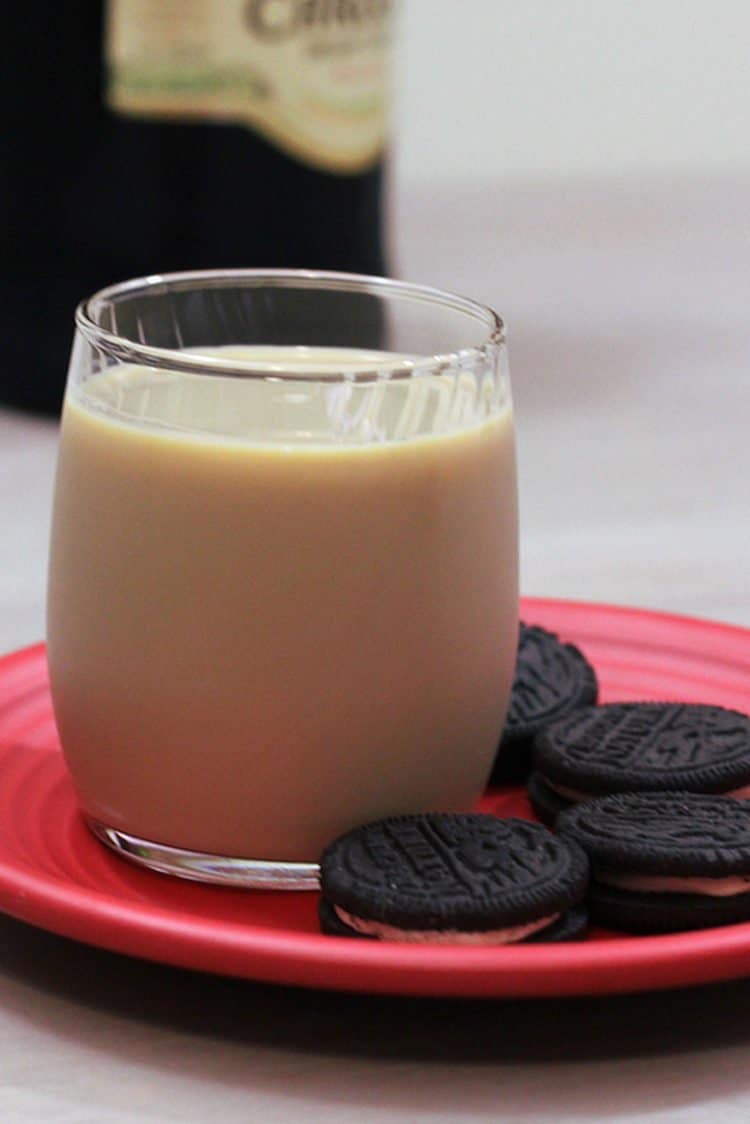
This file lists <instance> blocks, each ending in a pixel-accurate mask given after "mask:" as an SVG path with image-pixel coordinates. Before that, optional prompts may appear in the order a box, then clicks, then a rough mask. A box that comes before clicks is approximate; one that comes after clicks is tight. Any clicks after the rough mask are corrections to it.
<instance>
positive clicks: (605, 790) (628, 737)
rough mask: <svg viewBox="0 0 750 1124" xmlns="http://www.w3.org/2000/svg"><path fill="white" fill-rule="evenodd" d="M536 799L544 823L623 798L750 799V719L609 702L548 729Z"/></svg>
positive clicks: (537, 762) (699, 707) (700, 708)
mask: <svg viewBox="0 0 750 1124" xmlns="http://www.w3.org/2000/svg"><path fill="white" fill-rule="evenodd" d="M532 757H533V762H534V772H533V773H532V774H531V777H530V778H529V785H528V788H529V796H530V799H531V803H532V807H533V808H534V811H535V812H536V814H537V815H538V816H539V818H540V819H541V820H542V822H543V823H546V824H548V825H549V826H552V825H553V824H554V822H555V820H556V818H557V816H558V815H559V813H560V812H561V811H563V809H565V808H567V807H570V805H571V804H575V803H578V802H579V801H581V800H588V799H591V798H592V797H596V796H605V795H607V794H609V793H616V792H703V793H710V794H715V795H723V796H734V797H736V798H743V797H750V718H749V717H748V716H747V715H746V714H740V713H739V712H738V711H735V710H726V709H724V708H723V707H720V706H707V705H703V704H699V703H645V702H642V703H608V704H607V705H604V706H594V707H587V708H586V709H584V710H579V711H577V712H576V713H575V714H571V715H568V716H566V717H565V718H562V719H560V720H559V721H557V722H554V723H553V724H552V725H550V726H547V727H545V729H544V730H542V731H541V732H540V733H539V734H538V736H537V737H536V739H535V740H534V746H533V750H532Z"/></svg>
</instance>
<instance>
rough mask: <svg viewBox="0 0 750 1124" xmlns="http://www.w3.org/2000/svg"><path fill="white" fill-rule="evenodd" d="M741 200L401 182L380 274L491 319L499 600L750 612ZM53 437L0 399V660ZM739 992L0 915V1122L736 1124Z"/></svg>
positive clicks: (36, 540)
mask: <svg viewBox="0 0 750 1124" xmlns="http://www.w3.org/2000/svg"><path fill="white" fill-rule="evenodd" d="M747 198H748V193H747V188H746V187H742V186H741V185H737V186H735V187H731V186H725V187H720V186H718V185H714V186H710V187H705V188H701V187H693V188H687V187H684V186H683V187H680V188H677V187H674V186H672V187H669V186H663V187H658V186H651V187H648V188H647V187H643V188H640V189H638V190H635V189H633V190H631V191H624V190H622V189H618V190H615V189H605V188H600V189H593V188H589V189H586V190H583V189H573V188H568V189H567V190H566V191H565V192H564V193H562V192H559V191H555V190H552V189H548V190H541V189H539V190H535V191H523V190H521V189H518V190H514V191H509V190H507V189H506V190H504V191H503V190H500V189H499V188H491V187H488V188H486V189H484V190H479V189H471V190H468V189H464V190H461V191H459V190H458V189H451V190H450V191H448V190H446V191H443V192H441V193H433V195H432V197H428V196H427V195H426V194H425V193H418V194H411V195H410V194H408V193H407V195H406V196H405V197H404V199H403V200H402V201H401V202H400V204H399V206H398V208H397V210H396V215H395V218H396V223H397V228H398V230H399V238H398V244H399V246H400V251H399V271H400V273H402V274H403V275H408V276H409V277H411V278H413V279H415V280H421V281H425V282H432V283H435V284H445V285H450V286H451V287H453V288H456V289H459V290H463V291H465V292H467V293H469V294H472V295H477V296H479V297H480V298H483V299H485V300H488V301H491V302H492V303H494V304H496V305H497V306H498V307H499V308H500V309H501V310H502V311H503V312H504V313H505V314H506V316H507V319H508V322H509V328H510V340H511V358H512V366H513V376H514V383H515V396H516V405H517V414H518V424H519V442H520V459H521V479H522V529H523V534H522V540H523V584H524V588H525V590H526V592H529V593H535V594H544V595H549V596H570V597H581V598H591V599H602V600H609V601H619V602H625V603H631V604H642V605H650V606H652V607H655V608H666V609H672V610H680V611H686V612H689V613H693V614H698V615H705V616H716V617H720V618H723V619H725V620H728V621H733V622H735V623H738V624H743V623H744V624H747V625H750V597H748V584H749V583H748V557H750V540H749V538H748V534H749V530H748V528H749V527H750V519H749V518H748V517H749V516H750V495H749V492H750V486H749V485H748V480H749V479H750V441H748V422H749V421H750V408H749V402H750V382H749V381H748V379H749V376H750V370H749V368H750V317H748V316H747V312H746V308H747V305H748V297H749V296H750V281H749V277H748V264H747V263H748V260H750V234H749V233H748V221H747V213H746V200H747ZM55 441H56V432H55V427H54V426H52V425H49V424H47V423H43V422H35V421H31V420H29V419H25V418H22V417H21V416H20V415H11V414H10V413H7V412H6V413H4V414H3V413H0V527H2V537H1V538H0V649H9V648H12V647H16V646H18V645H20V644H23V643H27V642H31V641H34V640H37V639H39V638H40V637H41V636H42V632H43V612H42V607H43V592H44V568H45V555H46V540H47V524H48V515H49V497H50V490H51V483H52V471H53V457H54V448H55ZM748 1004H750V982H740V983H733V984H729V985H726V986H723V987H711V988H705V989H696V990H693V991H680V992H676V993H671V994H665V995H659V996H633V997H623V998H619V999H614V1000H591V1001H586V1000H581V1001H576V1002H556V1001H544V1002H541V1001H540V1002H536V1003H519V1002H515V1003H510V1002H509V1003H501V1002H490V1003H487V1004H482V1003H448V1002H429V1001H428V1002H419V1001H405V1000H404V1001H400V1000H386V999H382V1000H381V999H374V998H366V997H346V996H331V995H324V994H317V993H314V992H313V993H305V992H296V991H294V990H291V989H273V988H264V987H260V986H254V985H252V984H246V983H236V982H233V981H225V980H219V979H212V978H209V977H201V976H197V975H195V976H194V975H191V974H189V973H180V972H177V971H172V970H169V969H165V968H161V967H157V966H151V965H148V964H141V963H139V962H137V961H132V960H127V959H125V958H119V957H116V956H110V955H108V954H105V953H100V952H96V951H94V950H92V949H88V948H85V947H83V946H77V945H75V944H73V943H72V942H67V941H63V940H60V939H58V938H55V937H52V936H50V935H47V934H45V933H43V932H41V931H37V930H34V929H30V928H27V927H25V926H23V925H21V924H19V923H17V922H13V921H11V920H9V919H3V918H0V1057H2V1059H3V1060H2V1065H1V1066H0V1117H1V1118H2V1120H3V1124H47V1122H50V1124H51V1122H55V1124H136V1122H137V1124H157V1122H158V1124H170V1122H173V1121H174V1122H181V1124H182V1122H184V1124H191V1122H193V1121H196V1122H198V1121H200V1122H204V1121H206V1120H210V1119H212V1118H214V1117H215V1118H217V1119H221V1121H222V1122H223V1124H246V1122H247V1121H255V1120H262V1121H267V1122H268V1124H275V1122H280V1124H289V1122H296V1121H305V1122H309V1124H316V1122H317V1121H320V1122H321V1124H323V1122H325V1124H337V1122H341V1124H344V1122H346V1124H350V1122H351V1120H352V1119H353V1118H356V1119H357V1120H358V1121H361V1122H362V1124H379V1122H381V1121H382V1122H385V1121H388V1122H389V1124H414V1122H416V1121H422V1120H430V1121H435V1122H443V1121H444V1122H445V1124H449V1122H450V1124H463V1122H466V1124H468V1122H469V1121H474V1122H476V1121H481V1120H492V1121H508V1122H511V1121H513V1122H515V1121H524V1122H533V1124H537V1122H539V1124H542V1122H544V1124H552V1122H554V1121H570V1122H576V1124H581V1122H585V1121H589V1120H590V1121H597V1122H599V1121H608V1122H609V1121H618V1122H625V1121H627V1122H629V1124H646V1122H648V1124H662V1122H664V1124H667V1122H669V1124H708V1122H709V1121H711V1122H713V1121H715V1120H722V1121H724V1122H726V1124H740V1122H742V1124H746V1121H747V1119H748V1117H749V1116H750V1026H749V1025H748V1022H747V1018H746V1014H745V1012H746V1010H747V1007H748Z"/></svg>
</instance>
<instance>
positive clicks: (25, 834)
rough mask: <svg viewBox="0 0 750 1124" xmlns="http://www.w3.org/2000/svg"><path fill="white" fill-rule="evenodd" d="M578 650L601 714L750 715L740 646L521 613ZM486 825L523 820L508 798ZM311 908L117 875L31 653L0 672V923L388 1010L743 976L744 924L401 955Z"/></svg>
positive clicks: (651, 617) (547, 604)
mask: <svg viewBox="0 0 750 1124" xmlns="http://www.w3.org/2000/svg"><path fill="white" fill-rule="evenodd" d="M523 616H524V619H525V620H527V621H529V622H533V623H539V624H543V625H546V626H547V627H548V628H551V629H553V630H555V631H556V632H558V633H560V635H561V636H562V637H563V638H564V639H568V640H573V641H574V642H576V643H578V644H580V646H581V647H582V648H583V650H584V651H585V652H586V654H587V655H588V656H589V658H590V659H591V660H592V662H593V663H594V665H595V666H596V669H597V672H598V674H599V678H600V682H601V686H602V699H603V701H614V700H626V699H638V698H641V699H643V698H648V699H673V700H683V701H687V702H710V703H718V704H721V705H723V706H729V707H734V708H735V709H739V710H744V711H750V631H748V630H744V629H739V628H732V627H730V626H728V625H722V624H714V623H711V622H708V621H698V620H691V619H688V618H684V617H676V616H667V615H664V614H661V613H648V612H643V611H637V610H631V609H621V608H613V607H609V606H604V605H588V604H575V603H572V602H559V601H541V600H526V601H525V602H524V604H523ZM485 805H486V807H487V809H488V810H492V811H496V812H499V813H500V814H515V815H517V814H523V815H529V816H530V811H529V809H528V805H527V804H526V801H525V799H524V797H523V794H522V793H521V792H520V791H519V790H507V791H497V792H495V793H493V794H492V795H490V796H488V797H487V799H486V801H485ZM316 897H317V895H315V894H313V893H299V894H294V893H291V894H290V893H263V892H253V891H239V890H224V889H218V888H213V887H203V886H197V885H194V884H192V883H188V882H180V881H178V880H176V879H170V878H167V877H165V876H163V875H159V874H152V873H150V872H149V871H145V870H140V869H137V868H136V867H131V866H129V865H128V864H127V863H126V862H124V861H123V860H121V859H119V858H117V857H116V856H115V855H112V854H110V853H109V852H108V851H106V850H105V849H104V848H103V847H102V846H101V845H100V844H99V843H97V842H96V841H95V840H94V839H93V838H92V837H91V835H90V834H89V832H88V830H87V828H86V827H85V825H84V823H83V821H82V819H81V817H80V815H79V813H78V811H77V808H76V802H75V797H74V794H73V790H72V787H71V784H70V782H69V780H68V776H67V774H66V771H65V767H64V765H63V761H62V756H61V754H60V750H59V744H58V741H57V734H56V731H55V725H54V720H53V717H52V710H51V706H50V700H49V693H48V688H47V672H46V662H45V656H44V648H43V647H42V646H41V645H40V646H37V647H34V648H28V649H25V650H24V651H21V652H16V653H14V654H13V655H10V656H7V657H5V659H3V660H0V909H2V910H4V911H5V912H7V913H9V914H11V915H12V916H14V917H18V918H20V919H21V920H23V921H27V922H30V923H31V924H34V925H39V926H41V927H43V928H45V929H50V930H52V931H53V932H55V933H61V934H63V935H64V936H67V937H73V938H75V939H76V940H80V941H85V942H87V943H89V944H93V945H99V946H101V947H103V948H108V949H111V950H114V951H116V952H123V953H127V954H129V955H131V956H141V957H145V958H146V959H149V960H157V961H161V962H163V963H169V964H176V965H180V966H182V967H186V968H194V969H197V970H200V971H206V972H216V973H220V974H224V975H232V976H242V977H246V978H249V979H255V980H267V981H273V982H277V983H287V984H301V985H306V986H309V987H325V988H337V989H341V990H348V991H367V992H391V993H394V994H403V995H441V996H448V995H460V996H522V995H523V996H545V995H586V994H595V993H606V992H617V991H635V990H645V989H652V988H664V987H677V986H680V985H686V984H694V983H703V982H709V981H712V980H720V979H729V978H733V977H739V976H744V975H750V924H743V925H733V926H728V927H726V928H722V929H707V930H701V931H699V932H693V933H680V934H676V935H670V936H660V937H621V936H617V937H615V936H612V935H609V934H606V933H603V932H598V933H594V934H592V935H591V937H589V939H588V940H586V941H583V942H580V943H576V944H569V945H554V944H551V945H527V946H522V945H521V946H515V947H506V948H466V947H450V946H443V947H436V948H430V947H419V948H418V947H414V946H409V945H398V944H384V943H383V944H381V943H375V942H372V943H371V942H369V941H356V940H347V939H346V938H339V937H323V936H321V935H320V934H319V933H318V932H317V922H316V907H317V902H316Z"/></svg>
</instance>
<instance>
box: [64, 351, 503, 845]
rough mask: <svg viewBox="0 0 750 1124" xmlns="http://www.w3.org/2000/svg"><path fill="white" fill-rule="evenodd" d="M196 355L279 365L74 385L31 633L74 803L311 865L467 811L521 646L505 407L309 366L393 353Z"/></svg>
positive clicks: (438, 384)
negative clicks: (38, 612)
mask: <svg viewBox="0 0 750 1124" xmlns="http://www.w3.org/2000/svg"><path fill="white" fill-rule="evenodd" d="M216 354H217V356H219V358H221V357H222V356H224V357H226V356H227V355H231V356H232V357H233V358H235V359H236V358H238V357H240V358H242V359H244V360H246V361H247V362H248V363H252V365H253V367H254V368H255V369H256V370H257V369H268V371H269V373H270V374H272V373H273V368H274V366H275V365H280V366H283V367H284V368H285V369H286V370H287V371H288V370H289V369H290V367H291V368H292V369H299V381H295V380H292V381H291V382H290V381H288V380H287V381H286V382H284V383H282V384H280V383H278V382H274V381H263V380H258V379H257V378H256V379H248V380H244V379H238V378H224V377H215V378H213V377H207V376H205V375H203V376H201V377H199V378H198V377H191V376H190V375H189V374H180V373H175V372H165V371H153V370H146V369H144V368H137V367H133V366H130V367H129V366H120V367H115V368H113V369H111V370H110V371H108V372H107V373H104V374H99V375H96V376H95V377H94V378H91V379H90V380H88V381H87V382H83V383H82V384H81V385H79V386H78V387H76V388H72V389H71V390H70V391H69V395H68V400H67V403H66V406H65V411H64V417H63V423H62V436H61V447H60V457H59V465H58V475H57V486H56V500H55V516H54V527H53V538H52V552H51V566H50V598H49V638H48V645H49V660H50V668H51V675H52V683H53V697H54V705H55V713H56V716H57V722H58V726H59V731H60V736H61V740H62V744H63V747H64V751H65V754H66V758H67V761H68V763H69V766H70V769H71V772H72V775H73V778H74V781H75V784H76V787H77V790H78V793H79V796H80V799H81V803H82V805H83V808H84V809H85V811H86V812H87V813H88V814H89V815H90V816H92V817H94V818H95V819H97V820H99V821H102V822H104V823H105V824H107V825H110V826H112V827H114V828H117V829H121V830H123V831H125V832H129V833H131V834H134V835H136V836H139V837H142V838H145V839H148V840H153V841H158V842H162V843H167V844H172V845H174V846H178V847H184V848H190V849H193V850H202V851H209V852H215V853H219V854H224V855H235V856H251V857H253V858H269V859H287V860H315V859H317V857H318V855H319V852H320V850H321V848H322V847H323V846H324V845H325V844H326V843H327V842H328V841H330V840H331V839H332V838H333V837H334V836H335V835H337V834H338V833H340V832H341V831H343V830H344V829H347V828H349V827H351V826H353V825H355V824H359V823H362V822H364V821H367V820H371V819H373V818H376V817H379V816H382V815H387V814H395V813H401V812H413V811H416V810H422V809H462V808H467V807H469V806H471V805H472V804H473V803H474V801H475V800H476V798H477V796H478V794H479V793H480V792H481V790H482V788H483V785H484V783H485V780H486V777H487V774H488V772H489V769H490V765H491V762H492V758H493V754H494V751H495V748H496V745H497V741H498V736H499V733H500V729H501V726H502V722H503V716H504V710H505V705H506V701H507V696H508V691H509V685H510V679H511V675H512V670H513V665H514V658H515V642H516V613H517V593H518V590H517V561H516V559H517V542H516V535H517V531H516V486H515V462H514V444H513V431H512V418H511V412H510V406H509V405H508V404H505V405H503V404H502V403H500V404H499V405H497V406H496V407H495V408H493V409H488V410H487V411H486V414H485V416H484V418H480V419H479V420H476V419H474V420H470V421H468V422H467V423H466V424H462V422H461V416H462V415H461V410H460V408H457V398H459V399H460V395H461V393H463V392H464V390H463V389H462V385H461V381H460V380H458V383H453V384H452V385H450V386H449V385H447V384H446V382H445V380H442V381H441V380H440V379H438V378H432V377H427V378H423V379H422V380H421V381H420V380H418V379H412V380H408V379H407V380H404V381H403V382H400V383H399V382H398V380H396V382H391V383H384V384H383V385H382V386H376V387H374V388H373V387H372V386H370V387H366V388H364V390H362V389H359V388H357V387H351V386H347V385H342V384H334V385H325V384H319V383H318V382H317V381H316V380H315V375H316V373H319V372H320V371H324V370H330V369H332V368H333V369H335V370H337V371H340V370H342V369H346V368H347V367H349V369H352V370H354V369H356V370H358V371H361V370H363V369H366V368H367V367H368V365H369V366H371V367H373V368H377V367H379V366H382V365H383V363H384V361H387V363H388V365H390V366H393V363H394V357H392V356H391V357H384V356H383V355H374V356H373V355H369V354H367V353H363V352H359V353H357V352H351V353H342V352H335V353H333V352H328V353H325V352H320V351H314V350H307V349H304V348H294V349H292V348H289V349H284V350H281V349H264V350H262V351H261V350H259V349H256V350H254V351H251V350H248V349H245V350H238V349H236V348H235V349H222V350H221V351H220V352H217V353H216ZM403 365H404V367H405V368H408V366H409V361H408V360H403ZM469 381H470V380H469ZM465 393H466V395H467V402H468V396H469V394H471V395H472V401H474V400H475V399H476V394H475V388H474V387H473V386H471V387H469V386H468V384H467V387H466V389H465ZM358 395H361V401H359V400H358V398H357V396H358ZM459 406H460V403H459ZM337 411H338V413H339V415H340V417H339V418H338V421H337V424H336V425H335V426H333V425H332V419H336V415H337ZM441 411H443V414H442V417H443V420H442V421H441ZM405 415H407V416H408V415H411V420H410V422H409V424H408V426H407V425H406V423H405V421H404V417H405ZM466 416H467V417H469V412H468V411H467V413H466ZM421 417H423V418H424V421H423V423H421V422H420V418H421ZM290 419H291V421H290ZM342 419H343V421H342ZM415 419H416V424H414V422H415ZM333 430H335V431H336V437H335V438H334V437H332V436H331V433H332V431H333ZM281 432H283V433H284V434H285V435H286V436H285V437H284V440H283V441H282V440H279V439H278V434H279V433H281ZM292 432H293V434H294V436H293V437H290V436H289V434H290V433H292ZM404 434H406V436H404Z"/></svg>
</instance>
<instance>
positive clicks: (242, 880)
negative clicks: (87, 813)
mask: <svg viewBox="0 0 750 1124" xmlns="http://www.w3.org/2000/svg"><path fill="white" fill-rule="evenodd" d="M87 823H88V825H89V827H90V828H91V830H92V832H93V833H94V835H95V836H96V838H97V839H99V840H100V841H101V842H102V843H104V844H106V846H107V847H110V848H111V849H112V850H113V851H116V852H117V854H118V855H122V857H123V858H124V859H128V860H129V862H132V863H136V864H137V865H138V866H145V867H148V869H149V870H156V871H159V873H160V874H172V875H174V876H175V877H177V878H187V879H189V880H190V881H191V882H208V883H211V884H213V885H214V886H229V887H231V886H234V887H237V888H238V889H239V888H244V889H250V890H317V889H318V888H319V886H320V868H319V867H318V864H317V863H297V862H274V861H272V860H270V859H234V858H230V857H229V856H227V855H211V854H205V853H203V852H201V851H185V850H183V849H182V848H181V847H168V846H167V845H166V844H164V843H150V842H149V841H148V840H147V839H139V838H138V837H137V836H135V835H128V834H127V833H126V832H124V831H119V830H118V829H117V828H114V827H108V826H107V825H106V824H103V823H101V822H100V821H99V820H95V819H91V818H90V817H87Z"/></svg>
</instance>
